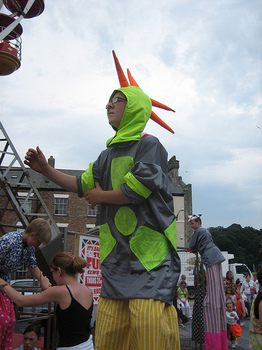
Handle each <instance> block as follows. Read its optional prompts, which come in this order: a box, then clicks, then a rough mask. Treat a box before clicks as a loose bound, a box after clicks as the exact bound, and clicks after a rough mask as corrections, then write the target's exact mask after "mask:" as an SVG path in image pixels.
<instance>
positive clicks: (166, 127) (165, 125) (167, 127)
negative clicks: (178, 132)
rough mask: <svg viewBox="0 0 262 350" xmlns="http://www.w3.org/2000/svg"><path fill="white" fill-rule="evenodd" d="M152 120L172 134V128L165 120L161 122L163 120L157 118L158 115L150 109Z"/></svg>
mask: <svg viewBox="0 0 262 350" xmlns="http://www.w3.org/2000/svg"><path fill="white" fill-rule="evenodd" d="M150 118H151V119H152V120H154V122H156V123H157V124H159V125H160V126H162V127H163V128H165V129H166V130H168V131H170V132H172V134H174V133H175V132H174V130H172V129H171V128H170V126H168V125H167V124H166V123H165V122H163V120H162V119H161V118H159V116H157V115H156V113H155V112H153V111H152V113H151V117H150Z"/></svg>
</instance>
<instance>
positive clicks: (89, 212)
mask: <svg viewBox="0 0 262 350" xmlns="http://www.w3.org/2000/svg"><path fill="white" fill-rule="evenodd" d="M97 213H98V205H96V206H95V207H94V208H93V209H91V204H88V205H87V216H94V217H95V216H97Z"/></svg>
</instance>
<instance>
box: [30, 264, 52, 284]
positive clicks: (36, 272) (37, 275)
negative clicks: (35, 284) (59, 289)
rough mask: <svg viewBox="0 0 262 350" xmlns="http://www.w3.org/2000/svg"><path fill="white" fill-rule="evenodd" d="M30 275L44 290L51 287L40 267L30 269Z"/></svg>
mask: <svg viewBox="0 0 262 350" xmlns="http://www.w3.org/2000/svg"><path fill="white" fill-rule="evenodd" d="M28 270H29V271H30V273H31V274H32V275H33V276H34V277H35V278H36V279H37V280H38V281H39V282H40V287H41V289H42V290H46V289H47V288H49V287H51V283H50V281H49V279H48V278H47V277H46V276H44V275H43V273H42V271H41V270H40V269H39V267H28Z"/></svg>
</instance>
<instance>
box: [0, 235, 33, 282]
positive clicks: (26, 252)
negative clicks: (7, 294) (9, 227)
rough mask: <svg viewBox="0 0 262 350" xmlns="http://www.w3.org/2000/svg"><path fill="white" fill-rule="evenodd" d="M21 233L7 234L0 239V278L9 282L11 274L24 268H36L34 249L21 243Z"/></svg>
mask: <svg viewBox="0 0 262 350" xmlns="http://www.w3.org/2000/svg"><path fill="white" fill-rule="evenodd" d="M22 233H23V231H16V232H9V233H6V234H5V235H3V236H2V237H1V238H0V277H1V278H2V279H4V280H5V281H6V282H8V283H9V282H10V279H11V277H10V274H11V272H14V271H17V270H18V269H21V268H22V267H23V266H26V267H32V268H34V267H37V262H36V257H35V247H28V246H27V245H26V244H25V243H23V242H22Z"/></svg>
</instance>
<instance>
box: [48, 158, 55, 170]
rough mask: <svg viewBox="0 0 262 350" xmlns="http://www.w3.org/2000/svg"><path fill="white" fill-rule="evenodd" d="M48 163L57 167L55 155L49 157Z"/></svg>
mask: <svg viewBox="0 0 262 350" xmlns="http://www.w3.org/2000/svg"><path fill="white" fill-rule="evenodd" d="M48 164H49V165H50V166H51V167H52V168H54V167H55V158H54V157H53V156H50V157H49V158H48Z"/></svg>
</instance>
